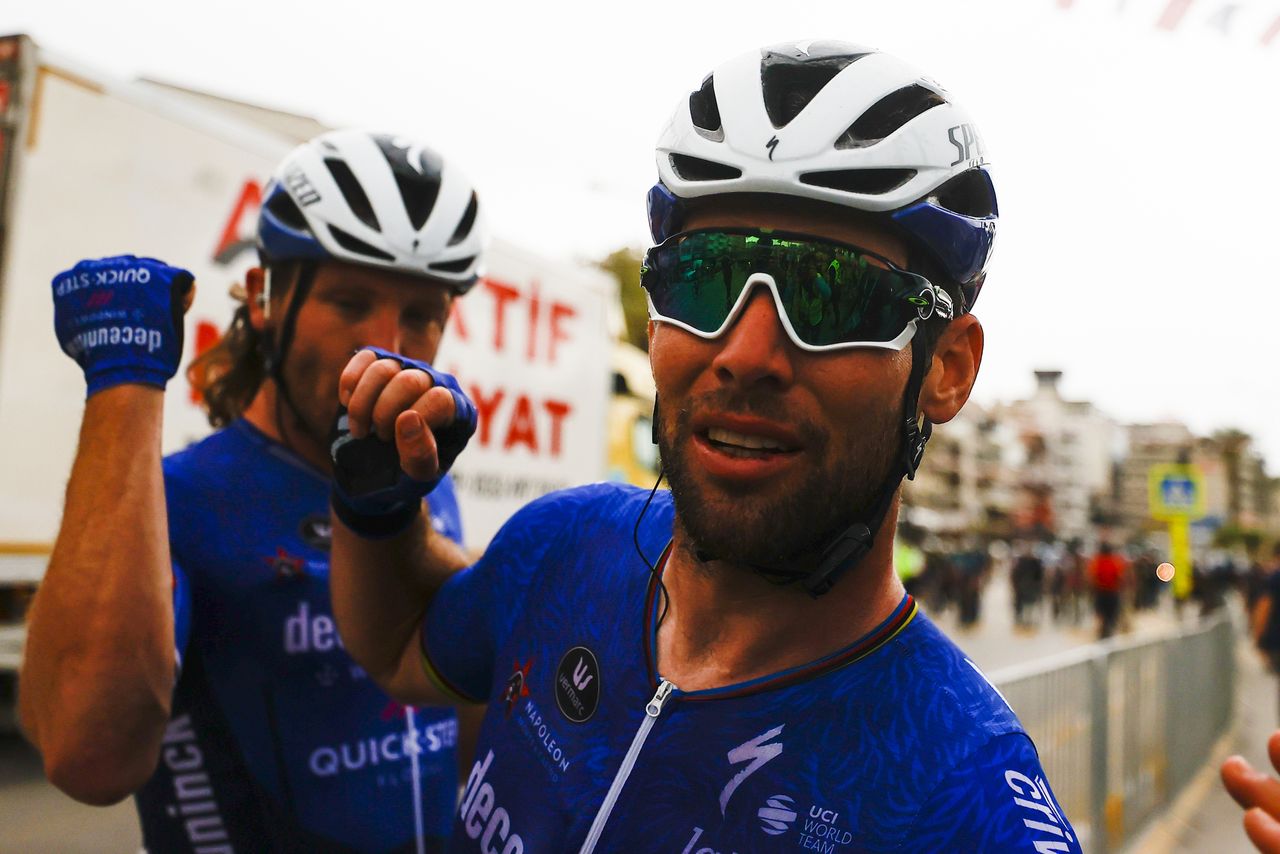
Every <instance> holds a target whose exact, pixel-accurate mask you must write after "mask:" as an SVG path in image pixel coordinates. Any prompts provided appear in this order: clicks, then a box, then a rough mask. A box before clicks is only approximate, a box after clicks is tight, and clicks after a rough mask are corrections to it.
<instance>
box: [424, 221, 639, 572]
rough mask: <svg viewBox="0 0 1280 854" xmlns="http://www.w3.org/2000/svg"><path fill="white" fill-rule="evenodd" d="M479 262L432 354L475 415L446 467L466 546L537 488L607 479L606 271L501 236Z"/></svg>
mask: <svg viewBox="0 0 1280 854" xmlns="http://www.w3.org/2000/svg"><path fill="white" fill-rule="evenodd" d="M485 269H486V273H485V276H484V277H483V278H482V279H481V280H480V281H479V282H478V283H477V284H476V286H475V287H474V288H473V289H472V290H471V292H470V293H469V294H467V295H466V296H465V297H463V298H462V299H460V300H457V301H456V302H455V303H454V313H453V317H452V318H451V319H450V321H449V328H448V330H447V331H446V332H445V337H444V344H443V346H442V347H441V349H440V354H439V356H438V358H437V359H436V366H437V367H439V368H441V369H442V370H445V371H447V372H449V373H451V374H453V375H454V376H456V377H457V378H458V381H459V382H460V383H461V385H462V388H463V390H464V391H465V392H466V393H467V395H468V396H469V397H470V398H471V399H472V400H473V401H474V402H475V404H476V409H477V410H478V413H479V417H480V425H479V428H478V429H477V431H476V435H475V436H474V437H473V438H472V439H471V443H470V444H469V445H468V446H467V450H466V451H465V452H463V454H462V456H461V457H459V458H458V462H457V463H456V464H455V465H454V469H453V472H454V479H455V481H456V483H457V487H458V500H459V503H460V504H461V507H462V521H463V527H464V530H465V533H466V539H467V546H468V547H472V548H477V547H481V546H483V545H484V544H485V543H487V542H488V541H489V540H490V539H491V538H492V537H493V535H494V534H495V533H497V530H498V528H500V527H501V526H502V523H503V522H505V521H506V520H507V518H508V517H509V516H510V515H511V514H512V513H514V512H515V511H516V510H518V509H519V508H520V507H522V506H524V505H525V504H527V503H528V502H529V501H531V500H532V499H534V498H536V497H538V496H539V495H544V494H546V493H548V492H552V491H554V490H557V489H563V488H565V487H568V486H575V485H578V484H582V483H590V482H593V481H598V480H602V479H603V478H604V475H605V420H606V417H607V412H608V403H609V392H610V380H611V375H610V367H609V366H610V353H611V351H612V346H613V345H612V341H613V336H612V334H611V333H610V322H609V315H610V310H611V309H610V307H611V305H612V304H613V303H615V302H616V300H617V297H616V288H617V285H616V283H615V282H614V280H613V279H612V278H611V277H609V276H608V275H606V274H605V273H603V272H600V271H596V270H591V269H588V268H583V267H579V266H575V265H571V264H557V263H554V262H551V261H548V260H546V259H544V258H539V257H537V256H534V255H532V254H529V253H527V252H523V251H521V250H519V249H516V248H515V247H512V246H510V245H508V244H504V243H495V244H494V245H493V246H492V247H491V248H490V250H489V253H488V255H487V259H486V264H485Z"/></svg>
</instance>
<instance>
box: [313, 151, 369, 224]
mask: <svg viewBox="0 0 1280 854" xmlns="http://www.w3.org/2000/svg"><path fill="white" fill-rule="evenodd" d="M324 165H325V166H327V167H329V174H330V175H332V176H333V180H334V182H335V183H337V185H338V189H339V190H341V191H342V197H343V198H344V199H346V200H347V207H349V208H351V212H352V213H353V214H355V215H356V219H358V220H360V221H361V222H363V223H364V224H365V225H367V226H369V228H372V229H373V230H374V231H382V227H381V226H380V225H378V216H377V214H375V213H374V212H373V205H371V204H369V197H368V196H366V195H365V193H364V188H363V187H361V186H360V182H359V181H357V180H356V176H355V175H354V174H352V172H351V167H350V166H348V165H347V164H346V161H343V160H338V159H336V158H333V157H326V158H325V161H324Z"/></svg>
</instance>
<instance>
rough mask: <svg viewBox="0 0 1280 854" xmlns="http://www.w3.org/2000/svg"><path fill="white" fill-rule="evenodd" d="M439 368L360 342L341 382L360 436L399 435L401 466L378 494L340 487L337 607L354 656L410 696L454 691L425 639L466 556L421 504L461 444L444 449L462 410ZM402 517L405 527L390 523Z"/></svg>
mask: <svg viewBox="0 0 1280 854" xmlns="http://www.w3.org/2000/svg"><path fill="white" fill-rule="evenodd" d="M442 378H443V375H440V374H433V373H429V372H427V371H425V370H414V369H411V368H410V369H405V365H404V363H402V362H399V361H396V360H394V359H390V358H378V355H377V354H375V353H374V352H373V351H371V350H362V351H361V352H359V353H357V354H356V355H355V356H353V357H352V359H351V361H350V362H349V363H348V365H347V367H346V369H345V370H344V371H343V373H342V377H341V380H340V382H339V391H338V395H339V400H340V401H341V402H342V403H343V405H344V406H346V407H347V409H348V414H347V416H346V417H347V419H348V425H349V431H350V435H351V437H352V438H353V439H356V440H362V439H366V438H367V437H369V436H370V435H371V434H373V435H376V436H377V437H378V438H379V439H381V440H382V441H383V442H394V445H395V450H396V454H397V457H398V470H397V471H395V472H392V474H393V475H397V476H398V477H399V480H398V482H397V484H396V486H395V487H392V488H387V489H384V490H383V494H381V495H380V496H379V497H378V498H376V499H373V500H370V499H368V498H362V497H359V496H357V497H353V496H351V495H350V494H346V493H344V492H343V491H342V489H341V487H339V489H338V491H336V492H335V498H334V501H335V507H334V509H335V513H334V528H333V553H332V560H331V564H330V578H329V583H330V590H331V593H332V597H333V612H334V617H335V618H336V619H337V622H338V628H339V631H340V632H341V634H342V639H343V643H344V644H345V646H346V649H347V652H349V653H350V654H351V656H352V658H354V659H355V660H356V662H357V663H359V664H360V666H361V667H363V668H364V669H365V670H366V671H368V673H369V675H370V676H371V677H373V679H374V680H375V681H376V682H377V683H378V684H379V685H380V686H381V687H382V688H383V690H385V691H386V692H387V693H388V694H390V695H391V696H392V697H394V698H396V699H397V700H400V701H402V702H406V703H436V704H440V703H452V702H454V701H455V700H454V698H451V697H449V696H448V695H447V694H445V693H444V692H443V691H442V690H441V689H440V688H439V687H438V686H436V685H435V684H433V683H432V682H431V680H430V679H428V678H427V676H426V672H425V670H424V668H423V663H422V657H421V652H420V651H419V650H420V644H419V640H418V632H419V629H420V628H421V626H422V621H423V619H424V617H425V616H426V612H427V608H428V606H429V605H430V604H431V598H432V596H434V594H435V592H436V591H437V590H439V588H440V586H441V585H443V584H444V582H445V580H446V579H448V578H449V576H450V575H452V574H453V573H454V572H456V571H458V570H459V569H461V568H463V567H464V566H466V565H467V564H468V563H469V561H468V559H467V556H466V554H465V553H464V552H463V551H462V549H461V548H460V547H458V546H457V545H456V544H455V543H454V542H453V541H452V540H450V539H449V538H448V537H445V536H443V535H440V534H438V533H436V532H435V531H434V530H433V529H432V528H431V526H430V525H429V524H427V521H426V514H425V513H424V512H422V511H421V496H422V495H425V494H426V493H427V492H428V491H429V490H430V488H431V486H433V485H434V484H435V483H436V482H437V481H438V480H439V479H440V477H441V475H442V467H441V464H440V458H441V457H442V456H444V457H447V458H448V462H451V461H452V459H451V457H450V456H449V451H452V454H453V455H456V454H457V452H458V451H459V450H461V448H460V447H458V448H456V449H449V448H446V449H445V453H443V454H442V453H438V451H440V449H439V448H438V447H437V441H436V435H437V434H440V435H446V431H447V429H448V427H449V426H450V425H451V424H453V423H454V422H455V418H456V415H457V413H456V408H457V398H456V397H455V396H454V395H452V394H451V393H450V390H449V389H448V388H445V387H442V386H440V385H438V384H437V380H438V379H442ZM433 431H434V432H433ZM468 435H469V434H468ZM463 442H464V443H465V439H463ZM405 511H407V513H408V519H407V520H406V519H404V518H403V516H404V513H405ZM402 524H407V527H399V529H398V530H389V529H395V528H397V527H398V526H400V525H402Z"/></svg>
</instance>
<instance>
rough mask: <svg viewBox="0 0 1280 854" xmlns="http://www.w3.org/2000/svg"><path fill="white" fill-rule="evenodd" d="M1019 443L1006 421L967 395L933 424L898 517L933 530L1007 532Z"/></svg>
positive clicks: (1006, 533) (942, 531) (1008, 529)
mask: <svg viewBox="0 0 1280 854" xmlns="http://www.w3.org/2000/svg"><path fill="white" fill-rule="evenodd" d="M1020 453H1021V449H1020V447H1019V445H1018V442H1017V439H1016V436H1015V435H1014V432H1013V430H1012V429H1011V428H1010V426H1009V425H1008V424H1007V423H1004V422H1002V421H1000V420H999V419H997V418H994V417H993V415H992V411H991V410H989V409H985V408H983V407H982V406H979V405H978V404H977V403H974V402H972V401H970V402H969V403H967V404H965V407H964V409H962V410H961V411H960V414H959V415H957V416H956V417H955V418H954V419H953V420H951V421H950V422H948V423H946V424H937V425H934V428H933V437H932V438H931V439H930V440H929V446H928V450H927V451H926V452H925V461H924V464H923V465H922V466H921V468H920V471H919V472H917V473H916V477H915V480H913V481H907V483H906V489H905V490H904V493H903V504H904V506H905V511H904V513H903V518H904V520H905V521H908V522H910V523H911V524H914V525H919V526H921V527H923V528H926V529H928V530H930V531H933V532H935V533H964V532H979V533H984V534H989V535H992V536H1001V537H1007V536H1009V534H1010V531H1011V522H1010V518H1011V516H1012V513H1013V511H1014V508H1015V504H1016V496H1017V473H1018V470H1019V468H1020V466H1021V456H1020Z"/></svg>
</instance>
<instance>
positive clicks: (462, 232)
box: [448, 191, 479, 246]
mask: <svg viewBox="0 0 1280 854" xmlns="http://www.w3.org/2000/svg"><path fill="white" fill-rule="evenodd" d="M478 208H479V202H478V201H477V199H476V194H475V192H474V191H472V193H471V202H470V203H469V204H468V205H467V210H466V212H464V213H463V214H462V220H461V221H460V222H459V223H458V227H457V228H455V229H454V230H453V237H450V238H449V244H448V245H450V246H457V245H458V244H459V243H461V242H462V241H464V240H466V239H467V235H469V234H471V227H472V226H473V225H475V224H476V211H477V210H478Z"/></svg>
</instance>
